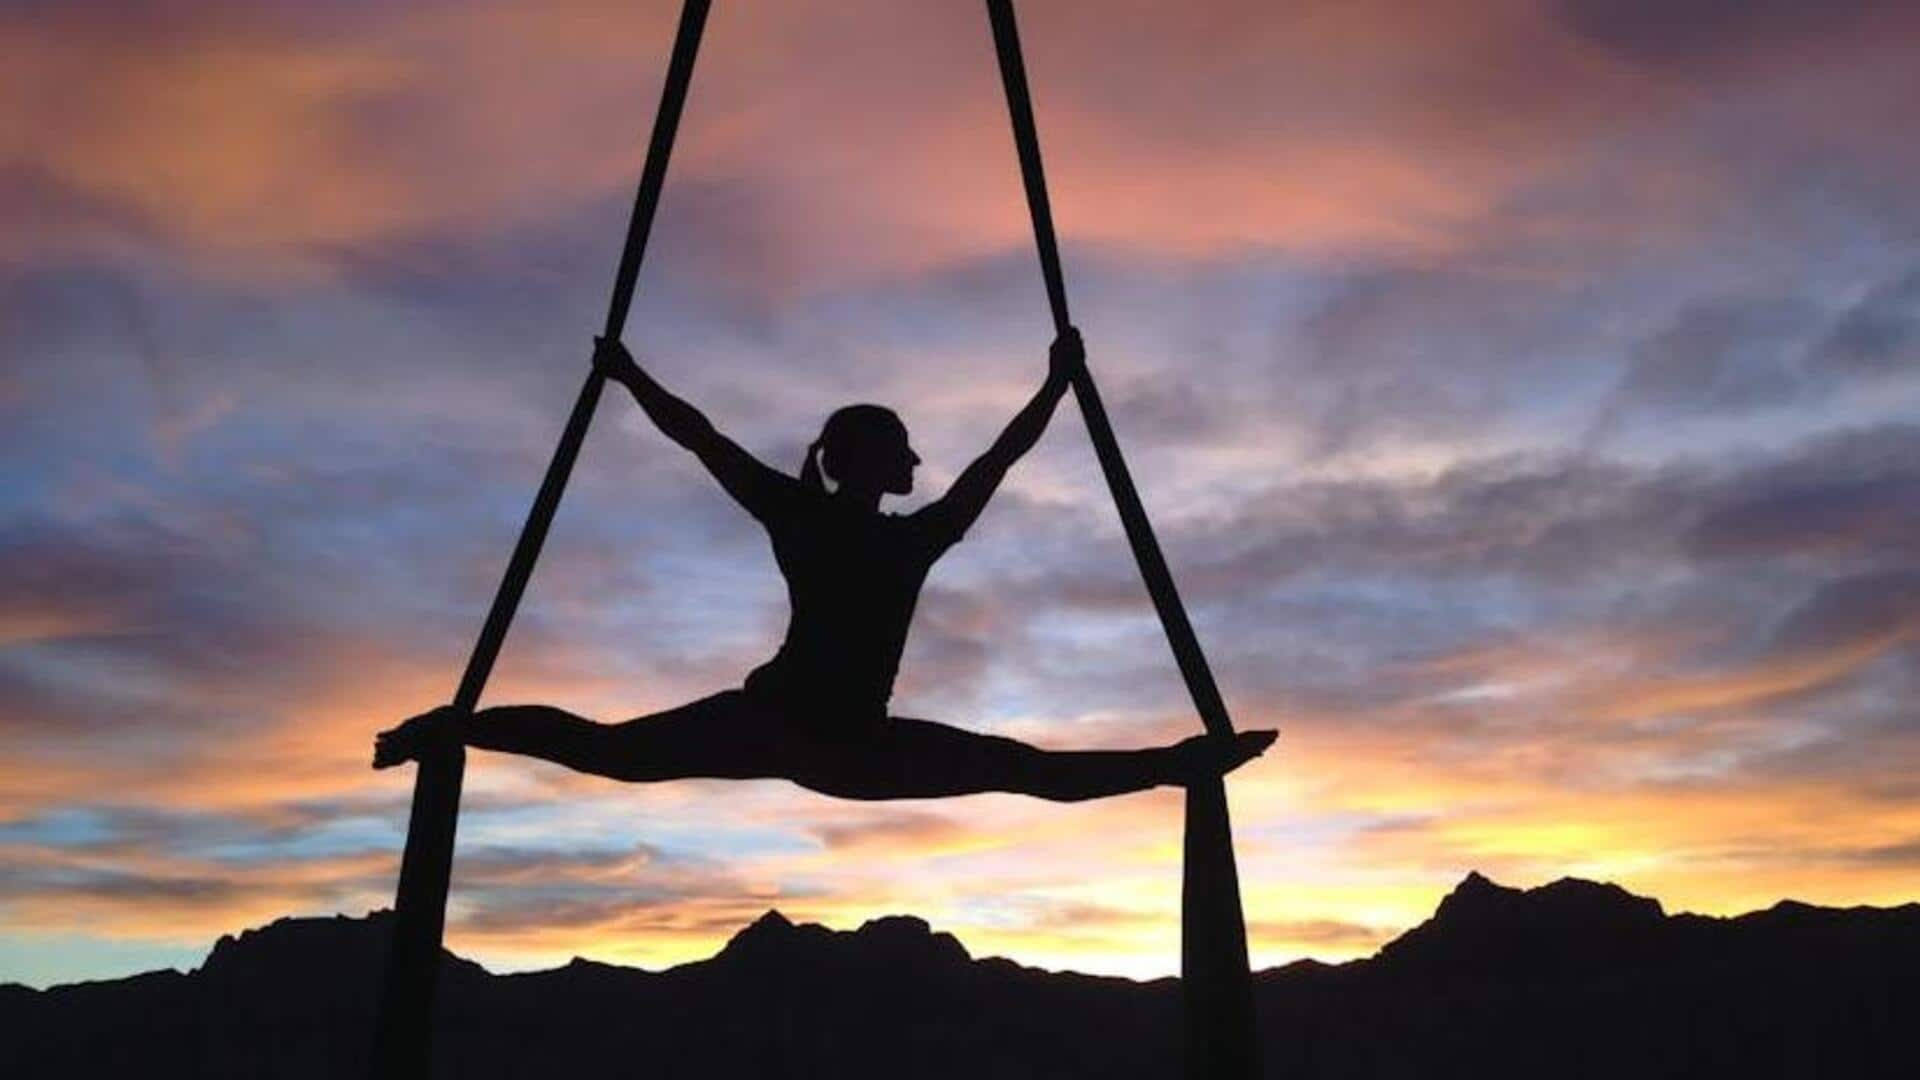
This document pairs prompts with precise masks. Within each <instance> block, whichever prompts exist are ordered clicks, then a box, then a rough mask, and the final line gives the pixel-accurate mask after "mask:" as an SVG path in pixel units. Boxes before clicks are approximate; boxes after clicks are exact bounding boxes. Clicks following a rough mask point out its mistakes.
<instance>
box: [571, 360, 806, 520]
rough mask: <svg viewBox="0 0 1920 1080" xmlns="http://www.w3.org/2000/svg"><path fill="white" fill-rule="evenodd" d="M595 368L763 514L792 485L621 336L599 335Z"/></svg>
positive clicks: (737, 497) (738, 498) (736, 498)
mask: <svg viewBox="0 0 1920 1080" xmlns="http://www.w3.org/2000/svg"><path fill="white" fill-rule="evenodd" d="M594 346H595V347H594V352H593V366H594V367H595V368H596V369H597V370H598V371H599V372H600V373H601V374H602V375H605V376H606V377H607V378H608V379H610V380H612V381H614V382H617V383H619V384H620V385H622V386H624V387H626V388H627V390H628V391H629V392H630V393H632V394H633V400H635V401H637V402H639V403H640V409H641V411H643V412H645V413H646V414H647V419H649V420H652V421H653V426H655V427H657V428H659V429H660V432H661V434H663V435H665V436H666V437H667V438H669V439H672V440H673V441H674V442H676V443H679V444H680V445H681V446H683V447H685V448H686V449H688V450H690V451H692V452H693V455H694V456H695V457H697V458H699V459H700V463H701V464H702V465H705V466H706V467H707V471H708V472H710V473H712V474H713V477H714V479H716V480H718V481H720V486H721V487H723V488H725V489H726V491H727V494H729V495H731V496H733V498H734V501H736V502H738V503H739V504H740V505H741V506H744V507H746V508H747V512H748V513H751V514H753V515H754V516H755V517H760V516H762V514H763V511H764V510H765V509H766V508H767V504H768V502H769V501H770V500H772V499H774V498H777V497H778V496H779V495H780V494H782V493H784V492H786V491H788V490H790V489H791V487H792V485H793V484H794V480H793V478H792V477H790V476H787V475H786V474H785V473H782V472H779V471H778V470H776V469H773V468H770V467H768V466H767V465H766V464H764V463H762V462H761V461H760V460H759V459H758V458H756V457H754V456H753V455H752V454H749V453H747V452H746V451H745V450H743V449H741V448H740V444H738V443H736V442H734V441H733V440H732V439H729V438H727V437H726V436H725V435H722V434H721V433H720V431H719V429H717V428H715V427H714V426H713V423H712V422H711V421H709V420H708V419H707V418H706V416H705V415H704V414H703V413H701V411H700V410H699V409H696V408H694V407H693V406H692V405H689V404H687V403H686V402H685V401H684V400H682V399H681V398H679V397H676V396H675V395H674V394H673V393H672V392H671V391H669V390H668V389H667V388H666V387H664V386H661V385H660V384H659V383H658V382H656V381H655V380H654V378H653V376H651V375H649V374H647V373H646V371H645V370H644V369H642V368H641V367H640V365H639V364H637V363H635V362H634V359H633V354H632V353H629V352H628V351H627V347H626V346H625V345H623V344H621V343H620V341H618V340H617V339H615V340H608V339H606V338H595V339H594Z"/></svg>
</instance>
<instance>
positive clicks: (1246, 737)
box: [1173, 728, 1280, 785]
mask: <svg viewBox="0 0 1920 1080" xmlns="http://www.w3.org/2000/svg"><path fill="white" fill-rule="evenodd" d="M1279 737H1280V733H1279V732H1278V731H1275V730H1273V729H1271V728H1267V729H1263V730H1259V731H1237V732H1234V733H1233V734H1232V735H1212V734H1207V735H1195V736H1193V737H1192V738H1190V739H1182V740H1181V741H1180V742H1179V743H1177V744H1175V746H1174V748H1173V755H1174V761H1175V763H1176V764H1175V768H1176V769H1177V770H1178V771H1179V774H1180V779H1179V780H1178V781H1177V782H1178V783H1180V784H1182V785H1187V784H1197V783H1200V782H1202V781H1206V780H1213V779H1217V778H1219V777H1222V776H1225V775H1226V774H1227V773H1230V772H1232V771H1233V770H1235V769H1237V768H1239V767H1240V766H1242V765H1245V764H1246V763H1247V762H1249V761H1252V760H1253V759H1254V758H1257V757H1259V756H1260V755H1261V754H1264V753H1266V752H1267V747H1269V746H1272V745H1273V740H1275V739H1277V738H1279Z"/></svg>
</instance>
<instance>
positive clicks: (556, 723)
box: [373, 690, 786, 781]
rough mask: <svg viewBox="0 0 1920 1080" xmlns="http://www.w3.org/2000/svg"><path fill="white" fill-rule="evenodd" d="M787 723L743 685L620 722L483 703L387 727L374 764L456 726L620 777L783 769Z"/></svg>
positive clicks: (520, 750)
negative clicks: (464, 713) (750, 699)
mask: <svg viewBox="0 0 1920 1080" xmlns="http://www.w3.org/2000/svg"><path fill="white" fill-rule="evenodd" d="M780 729H781V725H779V724H778V723H777V722H774V721H772V720H771V719H770V718H768V717H767V716H765V715H764V714H763V713H762V712H761V711H760V710H757V709H754V708H752V707H751V706H749V705H748V704H747V702H746V700H745V696H744V695H742V694H741V693H740V692H739V691H737V690H730V691H726V692H724V693H719V694H714V695H713V696H711V697H706V698H701V699H700V700H699V701H695V702H692V703H691V704H687V705H682V706H680V707H679V708H677V709H669V710H667V711H665V712H660V713H654V714H653V715H651V716H642V717H639V718H637V719H634V720H628V721H626V722H625V723H619V724H601V723H596V722H595V721H592V720H588V719H586V718H585V717H580V716H575V715H574V714H572V713H570V712H567V711H566V710H564V709H556V708H553V707H551V706H547V705H503V706H497V707H495V708H490V709H481V710H479V711H478V712H476V713H474V714H473V716H471V717H470V718H468V719H466V720H464V721H462V720H460V719H459V718H458V717H457V716H455V715H454V714H453V712H452V710H451V709H436V710H434V711H433V712H429V713H424V714H422V715H420V716H417V717H414V718H413V719H411V720H408V721H407V722H406V723H404V724H401V725H400V726H399V727H396V728H393V729H392V730H390V731H386V732H382V733H381V734H380V736H379V737H378V739H377V740H376V742H375V749H374V759H373V764H374V767H375V768H386V767H388V766H392V765H398V764H400V763H401V762H403V761H411V760H414V759H415V758H418V757H420V756H421V755H422V754H424V753H427V752H428V751H429V750H430V748H431V746H432V744H433V743H434V741H435V740H437V739H448V738H452V737H454V736H455V735H456V734H457V736H458V738H459V739H460V740H461V741H462V742H464V743H465V744H466V745H468V746H474V747H479V748H480V749H483V750H498V751H502V752H505V753H510V754H524V755H526V756H528V757H536V758H540V759H541V760H543V761H551V762H554V763H555V764H559V765H565V766H566V767H567V768H569V769H573V770H575V771H576V772H583V773H591V774H593V775H595V776H605V777H609V778H611V779H614V780H626V781H654V780H680V779H691V778H695V777H706V778H712V779H722V780H750V779H759V778H766V777H776V776H784V775H786V773H785V772H783V771H782V765H783V761H782V756H783V755H782V754H781V750H782V748H783V744H784V743H785V742H786V740H785V739H783V738H781V734H782V732H781V730H780Z"/></svg>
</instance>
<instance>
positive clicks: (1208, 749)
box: [793, 717, 1275, 802]
mask: <svg viewBox="0 0 1920 1080" xmlns="http://www.w3.org/2000/svg"><path fill="white" fill-rule="evenodd" d="M1274 735H1275V733H1274V732H1272V731H1243V732H1240V733H1238V734H1236V735H1234V736H1233V737H1231V738H1216V737H1214V736H1211V735H1197V736H1194V737H1193V738H1191V739H1186V740H1184V741H1182V742H1179V743H1176V744H1174V745H1172V746H1163V747H1151V748H1147V749H1141V750H1042V749H1040V748H1039V747H1036V746H1030V745H1028V744H1026V743H1023V742H1019V741H1017V740H1015V739H1009V738H1005V737H1003V736H999V735H983V734H980V733H979V732H974V731H965V730H962V729H960V728H955V727H948V726H947V725H945V724H936V723H934V722H932V721H930V720H913V719H908V718H905V717H895V718H892V719H890V720H888V721H887V722H886V723H885V724H884V725H883V726H882V727H881V728H880V729H879V730H878V731H876V732H875V733H874V734H873V735H872V736H871V737H869V738H864V739H861V740H859V741H857V742H849V743H847V744H845V745H844V746H843V747H842V748H840V751H839V752H838V753H835V754H833V755H831V756H829V757H824V758H823V759H822V760H820V761H818V762H813V763H809V767H808V768H807V769H806V770H805V771H803V772H800V773H798V774H796V775H794V776H793V779H794V780H795V782H797V783H799V784H801V785H803V786H805V787H808V788H811V789H813V790H815V791H819V792H822V793H824V794H827V795H835V796H838V797H840V798H844V799H937V798H944V797H947V796H952V795H972V794H976V793H979V792H987V791H1002V792H1010V793H1012V794H1016V795H1031V796H1034V797H1036V798H1041V799H1050V800H1053V801H1055V802H1080V801H1082V800H1085V799H1099V798H1105V797H1107V796H1110V795H1124V794H1127V793H1128V792H1133V791H1145V790H1146V789H1148V788H1152V787H1159V786H1161V785H1184V784H1190V783H1194V782H1196V781H1199V780H1201V779H1204V778H1207V777H1212V776H1218V775H1220V774H1222V773H1225V772H1229V771H1231V770H1233V769H1237V768H1239V767H1240V766H1241V765H1244V764H1246V763H1247V762H1248V761H1251V760H1252V759H1253V758H1255V757H1258V756H1259V755H1260V754H1262V753H1264V752H1265V751H1266V749H1267V747H1268V746H1270V745H1272V743H1273V740H1274Z"/></svg>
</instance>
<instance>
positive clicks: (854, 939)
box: [0, 873, 1920, 1078]
mask: <svg viewBox="0 0 1920 1080" xmlns="http://www.w3.org/2000/svg"><path fill="white" fill-rule="evenodd" d="M390 925H391V914H390V913H386V912H378V913H374V914H372V915H369V916H366V917H360V918H353V917H348V916H331V917H318V918H283V919H277V920H275V921H273V922H272V923H269V924H267V925H266V926H263V927H257V928H253V929H249V930H246V931H242V932H240V933H238V934H233V935H226V936H223V937H221V938H220V939H219V940H218V941H217V942H216V943H215V944H214V946H213V947H212V949H211V950H210V951H209V952H208V955H207V957H206V959H205V961H204V962H203V963H202V964H201V965H200V966H199V967H198V968H195V969H193V970H192V971H191V972H188V973H181V972H177V971H173V970H162V971H158V972H147V973H143V974H140V975H135V976H129V977H127V978H125V979H118V980H106V981H100V982H87V983H74V984H66V985H64V986H56V987H49V988H47V989H46V990H33V989H30V988H25V987H20V986H17V985H11V984H10V985H5V986H0V1030H7V1031H12V1032H17V1033H20V1034H19V1035H18V1036H17V1037H16V1038H14V1039H12V1040H0V1044H4V1045H0V1072H6V1073H8V1074H9V1075H55V1074H57V1075H63V1076H93V1075H99V1076H106V1075H110V1074H111V1075H119V1074H121V1073H123V1072H124V1071H125V1070H126V1069H128V1068H141V1069H144V1070H146V1071H149V1072H154V1071H160V1072H163V1073H164V1074H166V1075H173V1074H176V1073H177V1074H180V1075H240V1074H245V1075H256V1076H285V1077H308V1076H313V1077H319V1076H335V1075H342V1074H355V1073H358V1072H359V1071H361V1068H362V1065H363V1064H364V1053H365V1042H366V1035H365V1033H366V1032H367V1030H369V1025H370V1022H371V1017H372V1011H373V1002H372V995H373V990H374V987H375V986H376V985H377V981H378V972H379V968H380V964H381V959H382V957H383V955H384V949H385V940H386V934H387V933H388V932H389V931H390ZM443 962H444V963H445V965H446V966H445V967H444V968H443V973H442V987H443V995H442V999H443V1002H444V1004H445V1007H444V1009H443V1011H442V1015H441V1017H440V1018H439V1023H440V1025H441V1034H440V1036H439V1039H440V1046H441V1048H442V1053H441V1055H440V1057H439V1058H438V1059H437V1061H438V1064H437V1065H436V1075H445V1076H478V1077H488V1076H511V1075H526V1074H528V1073H533V1072H538V1073H542V1074H546V1073H557V1072H560V1071H562V1070H573V1071H581V1072H584V1071H587V1070H595V1071H603V1072H604V1071H609V1070H610V1071H614V1072H622V1071H626V1069H627V1068H628V1067H634V1068H638V1069H639V1070H640V1071H645V1072H648V1073H649V1074H650V1075H666V1076H673V1075H687V1076H702V1077H716V1078H729V1077H735V1076H738V1077H747V1076H756V1077H758V1076H783V1075H796V1076H810V1075H823V1074H828V1073H831V1074H833V1075H836V1076H847V1077H866V1076H875V1077H878V1076H901V1075H909V1076H927V1077H946V1076H952V1077H955V1078H958V1077H975V1076H989V1077H1000V1076H1009V1077H1020V1076H1035V1077H1039V1076H1046V1077H1076V1076H1088V1077H1093V1076H1102V1077H1132V1076H1141V1077H1145V1076H1165V1075H1169V1074H1170V1073H1173V1072H1177V1069H1178V1061H1179V985H1178V980H1177V979H1174V978H1171V977H1167V978H1161V979H1156V980H1152V981H1147V982H1138V981H1134V980H1130V979H1125V978H1120V977H1115V976H1094V975H1084V974H1079V973H1075V972H1053V971H1046V970H1042V969H1038V968H1032V967H1027V966H1024V965H1021V964H1019V963H1016V962H1015V961H1012V960H1008V959H1005V958H999V957H988V958H984V959H976V958H974V957H973V956H972V955H971V954H970V953H969V952H968V950H967V948H966V947H965V945H963V944H962V943H961V942H960V941H959V940H958V939H957V938H955V937H954V936H953V935H951V934H948V933H945V932H943V931H939V930H936V929H934V928H933V927H932V926H930V925H929V924H928V923H927V922H926V921H925V920H923V919H920V918H917V917H914V916H886V917H882V918H878V919H873V920H869V921H868V922H866V923H864V924H862V925H861V926H860V927H859V928H857V929H854V930H831V929H828V928H826V927H823V926H819V925H817V924H813V923H798V924H796V923H794V922H793V921H791V920H790V919H788V918H787V917H786V916H785V915H784V914H781V913H780V912H778V911H777V910H770V911H769V912H767V913H766V914H763V915H761V916H760V917H759V918H757V919H755V920H754V921H753V922H752V923H750V924H748V925H747V926H745V927H742V928H741V929H740V930H739V931H738V932H736V933H735V934H734V935H733V936H732V937H731V938H730V939H729V940H728V941H727V943H726V944H725V945H724V946H723V947H722V948H721V949H719V950H718V951H717V952H716V953H714V955H712V956H710V957H707V958H705V959H702V960H695V961H691V962H688V963H684V964H679V965H675V966H673V967H668V968H663V969H660V970H648V969H643V968H632V967H624V966H621V965H615V964H605V963H601V962H598V961H591V960H585V959H582V958H578V957H576V958H574V959H573V960H571V961H569V962H568V963H566V964H563V965H560V966H558V967H554V968H547V969H543V970H539V971H528V972H517V973H512V974H499V975H496V974H493V973H491V972H489V971H487V970H486V969H485V968H484V967H482V966H481V965H479V964H477V963H475V962H473V961H471V960H467V959H464V958H462V957H458V956H456V955H454V954H452V953H444V954H443ZM1916 971H1920V904H1913V903H1909V904H1904V905H1900V906H1897V907H1891V908H1868V907H1861V908H1850V909H1843V908H1825V907H1817V906H1814V905H1809V904H1802V903H1799V902H1796V901H1782V902H1780V903H1777V904H1775V905H1773V906H1771V907H1769V908H1766V909H1762V910H1759V911H1754V912H1749V913H1746V914H1743V915H1738V916H1730V917H1717V916H1705V915H1695V914H1687V913H1681V914H1671V915H1670V914H1667V913H1666V911H1665V910H1664V908H1663V907H1662V905H1661V904H1660V903H1659V902H1658V901H1657V900H1654V899H1651V898H1648V897H1641V896H1636V895H1634V894H1632V893H1630V892H1628V891H1626V890H1625V889H1622V888H1620V887H1619V886H1617V885H1611V884H1605V883H1600V882H1591V881H1584V880H1582V879H1578V878H1563V879H1561V880H1559V881H1556V882H1552V883H1549V884H1547V885H1542V886H1537V887H1535V888H1532V889H1513V888H1509V887H1507V886H1503V885H1499V884H1497V883H1494V882H1492V881H1491V880H1489V879H1487V878H1485V877H1483V876H1481V875H1479V874H1477V873H1475V874H1470V875H1468V876H1467V877H1466V878H1465V879H1464V880H1462V881H1461V882H1460V884H1459V885H1457V886H1456V887H1455V888H1454V889H1453V890H1452V891H1451V892H1449V893H1448V894H1447V896H1446V897H1445V898H1443V899H1442V900H1441V902H1440V904H1439V905H1438V907H1437V908H1436V910H1435V912H1434V914H1433V916H1432V917H1430V918H1429V919H1427V920H1426V921H1424V922H1422V923H1421V924H1420V925H1418V926H1416V927H1414V928H1412V929H1410V930H1408V931H1407V932H1406V933H1404V934H1402V935H1400V936H1399V937H1397V938H1395V939H1394V940H1393V941H1391V942H1388V943H1387V944H1386V945H1385V946H1383V947H1382V948H1381V949H1380V950H1379V952H1377V953H1376V954H1375V955H1373V956H1371V957H1367V958H1363V959H1358V960H1352V961H1347V962H1344V963H1338V964H1327V963H1321V962H1318V961H1311V960H1304V961H1295V962H1293V963H1290V964H1287V965H1284V966H1281V967H1275V968H1269V969H1266V970H1264V971H1261V972H1259V973H1257V975H1256V976H1255V997H1256V1008H1257V1012H1258V1022H1259V1024H1260V1026H1261V1030H1262V1039H1263V1043H1264V1051H1265V1053H1266V1058H1267V1061H1266V1065H1267V1069H1268V1074H1269V1075H1274V1076H1279V1075H1285V1076H1287V1077H1290V1078H1310V1077H1316V1076H1357V1077H1400V1076H1406V1077H1415V1076H1436V1075H1440V1076H1445V1075H1457V1074H1458V1075H1465V1074H1471V1075H1473V1076H1475V1077H1500V1076H1515V1077H1519V1076H1537V1075H1541V1074H1542V1073H1543V1072H1547V1073H1551V1074H1554V1075H1562V1076H1589V1075H1591V1076H1595V1077H1599V1076H1617V1075H1628V1074H1632V1075H1652V1076H1665V1075H1671V1076H1683V1075H1684V1076H1689V1077H1716V1076H1728V1077H1731V1076H1741V1077H1748V1076H1770V1075H1779V1076H1809V1075H1846V1076H1862V1077H1875V1076H1889V1077H1891V1076H1903V1077H1904V1076H1911V1075H1920V1049H1916V1048H1915V1046H1913V1045H1912V1044H1913V1043H1914V1040H1912V1039H1911V1038H1909V1037H1905V1036H1904V1035H1903V1034H1902V1033H1903V1032H1904V1031H1905V1026H1906V1022H1905V1019H1904V1018H1905V1017H1907V1016H1909V1015H1912V1014H1914V1012H1915V1009H1916V1007H1920V981H1917V980H1920V976H1916V975H1914V974H1913V973H1914V972H1916ZM636 1055H638V1056H636ZM10 1057H11V1058H12V1059H14V1060H11V1061H10V1060H9V1058H10ZM1796 1070H1797V1071H1796Z"/></svg>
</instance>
